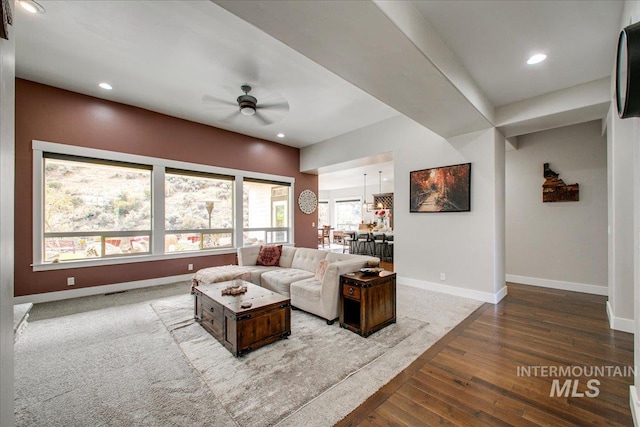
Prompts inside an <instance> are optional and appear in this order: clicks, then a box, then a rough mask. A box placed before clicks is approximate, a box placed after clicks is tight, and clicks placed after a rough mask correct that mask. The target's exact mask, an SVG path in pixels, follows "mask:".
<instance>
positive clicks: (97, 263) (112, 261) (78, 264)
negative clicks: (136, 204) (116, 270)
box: [31, 248, 237, 271]
mask: <svg viewBox="0 0 640 427" xmlns="http://www.w3.org/2000/svg"><path fill="white" fill-rule="evenodd" d="M236 252H237V248H227V249H213V250H207V251H193V252H177V253H170V254H162V255H130V256H126V257H109V258H100V259H87V260H82V261H67V262H49V263H43V264H32V265H31V266H32V268H33V271H52V270H67V269H72V268H86V267H101V266H105V265H120V264H135V263H141V262H151V261H167V260H171V259H180V258H197V257H207V256H213V255H226V254H235V253H236Z"/></svg>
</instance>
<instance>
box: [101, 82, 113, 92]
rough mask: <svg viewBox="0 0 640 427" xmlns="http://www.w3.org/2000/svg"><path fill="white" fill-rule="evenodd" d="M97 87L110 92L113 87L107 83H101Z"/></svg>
mask: <svg viewBox="0 0 640 427" xmlns="http://www.w3.org/2000/svg"><path fill="white" fill-rule="evenodd" d="M98 86H100V87H101V88H102V89H104V90H111V89H113V87H111V85H110V84H109V83H105V82H102V83H100V84H99V85H98Z"/></svg>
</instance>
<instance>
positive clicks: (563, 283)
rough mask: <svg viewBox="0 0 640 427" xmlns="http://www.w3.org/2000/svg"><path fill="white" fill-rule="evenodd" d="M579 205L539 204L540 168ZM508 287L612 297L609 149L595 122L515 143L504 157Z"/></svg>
mask: <svg viewBox="0 0 640 427" xmlns="http://www.w3.org/2000/svg"><path fill="white" fill-rule="evenodd" d="M544 163H549V166H550V168H551V169H552V170H553V171H555V172H557V173H559V174H560V176H559V178H560V179H562V180H563V181H564V182H565V183H566V184H574V183H578V184H579V185H580V201H578V202H556V203H543V202H542V184H543V183H544V181H545V180H544V177H543V165H544ZM505 185H506V194H507V200H506V225H507V234H506V245H507V246H506V253H507V256H506V260H507V267H506V270H507V281H510V282H515V283H524V284H529V285H536V286H545V287H554V288H559V289H566V290H572V291H580V292H588V293H594V294H599V295H606V294H607V143H606V138H605V137H604V136H602V123H601V122H600V121H593V122H588V123H583V124H579V125H573V126H565V127H562V128H556V129H552V130H547V131H543V132H536V133H532V134H528V135H522V136H519V137H518V149H517V150H512V151H508V152H507V153H506V184H505Z"/></svg>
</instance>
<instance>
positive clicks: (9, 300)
mask: <svg viewBox="0 0 640 427" xmlns="http://www.w3.org/2000/svg"><path fill="white" fill-rule="evenodd" d="M9 5H10V7H11V8H12V10H13V11H14V12H15V8H14V4H13V2H12V1H9ZM15 15H16V14H15V13H14V16H15ZM14 22H15V21H14ZM14 36H15V32H14V31H13V28H11V27H10V28H9V40H8V41H7V40H4V39H0V182H2V185H1V186H0V217H1V218H2V221H0V390H1V392H0V426H2V427H9V426H12V425H14V423H15V416H14V413H13V399H14V386H13V378H14V376H13V215H14V214H13V206H14V163H15V161H14V157H15V142H14V140H15V138H14V122H15V119H14V112H15V106H14V105H15V41H14V40H13V37H14Z"/></svg>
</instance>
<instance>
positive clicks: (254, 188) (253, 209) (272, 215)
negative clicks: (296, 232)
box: [242, 179, 291, 246]
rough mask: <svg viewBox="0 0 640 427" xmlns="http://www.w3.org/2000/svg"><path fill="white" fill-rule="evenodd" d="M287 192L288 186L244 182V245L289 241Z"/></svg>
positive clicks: (265, 182) (289, 187)
mask: <svg viewBox="0 0 640 427" xmlns="http://www.w3.org/2000/svg"><path fill="white" fill-rule="evenodd" d="M290 190H291V185H290V184H289V183H283V182H273V181H264V180H254V179H245V180H244V183H243V199H242V207H243V225H244V232H243V236H242V237H243V244H244V246H250V245H263V244H268V243H269V244H270V243H288V242H289V241H290V237H289V235H290V228H289V224H290V223H291V220H290V207H289V199H290V197H289V196H290V193H291V191H290Z"/></svg>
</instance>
